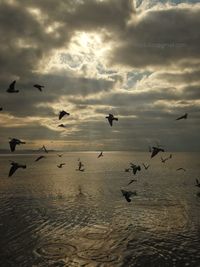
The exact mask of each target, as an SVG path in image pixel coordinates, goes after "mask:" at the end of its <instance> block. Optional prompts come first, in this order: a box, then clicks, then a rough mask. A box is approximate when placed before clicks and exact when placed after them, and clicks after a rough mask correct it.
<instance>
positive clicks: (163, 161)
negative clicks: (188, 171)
mask: <svg viewBox="0 0 200 267" xmlns="http://www.w3.org/2000/svg"><path fill="white" fill-rule="evenodd" d="M171 158H172V154H170V155H169V157H167V158H165V159H163V157H160V159H161V161H162V163H165V161H167V160H169V159H171Z"/></svg>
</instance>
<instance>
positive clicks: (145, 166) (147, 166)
mask: <svg viewBox="0 0 200 267" xmlns="http://www.w3.org/2000/svg"><path fill="white" fill-rule="evenodd" d="M142 165H143V166H144V168H145V170H148V168H149V167H150V165H145V164H144V163H142Z"/></svg>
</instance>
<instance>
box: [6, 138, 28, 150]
mask: <svg viewBox="0 0 200 267" xmlns="http://www.w3.org/2000/svg"><path fill="white" fill-rule="evenodd" d="M9 144H10V150H11V152H14V151H15V147H16V145H21V144H26V143H25V142H22V141H21V140H19V139H16V138H11V140H10V141H9Z"/></svg>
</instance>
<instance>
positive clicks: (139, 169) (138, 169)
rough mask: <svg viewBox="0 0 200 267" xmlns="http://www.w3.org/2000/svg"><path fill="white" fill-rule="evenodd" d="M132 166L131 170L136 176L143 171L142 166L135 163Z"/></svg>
mask: <svg viewBox="0 0 200 267" xmlns="http://www.w3.org/2000/svg"><path fill="white" fill-rule="evenodd" d="M130 165H131V169H132V170H133V174H134V175H135V174H136V173H137V171H141V167H140V165H135V164H133V163H130Z"/></svg>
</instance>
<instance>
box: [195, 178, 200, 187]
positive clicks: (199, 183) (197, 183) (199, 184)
mask: <svg viewBox="0 0 200 267" xmlns="http://www.w3.org/2000/svg"><path fill="white" fill-rule="evenodd" d="M195 186H197V187H200V182H199V180H198V179H196V184H195Z"/></svg>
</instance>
